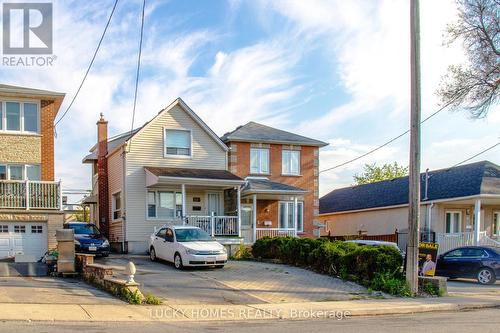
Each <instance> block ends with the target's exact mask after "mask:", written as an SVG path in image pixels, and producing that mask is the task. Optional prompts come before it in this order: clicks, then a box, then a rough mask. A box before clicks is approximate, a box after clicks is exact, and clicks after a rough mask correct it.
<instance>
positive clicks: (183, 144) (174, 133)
mask: <svg viewBox="0 0 500 333" xmlns="http://www.w3.org/2000/svg"><path fill="white" fill-rule="evenodd" d="M164 142H165V147H164V149H165V151H164V154H165V156H191V151H192V149H191V131H187V130H177V129H175V130H174V129H165V139H164Z"/></svg>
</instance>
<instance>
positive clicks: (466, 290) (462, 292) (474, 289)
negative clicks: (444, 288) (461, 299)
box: [448, 279, 500, 298]
mask: <svg viewBox="0 0 500 333" xmlns="http://www.w3.org/2000/svg"><path fill="white" fill-rule="evenodd" d="M448 293H449V294H450V295H451V296H486V297H498V298H500V281H497V282H496V283H495V284H492V285H482V284H479V283H478V282H477V281H476V280H468V279H457V280H449V281H448Z"/></svg>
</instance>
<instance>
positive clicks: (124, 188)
mask: <svg viewBox="0 0 500 333" xmlns="http://www.w3.org/2000/svg"><path fill="white" fill-rule="evenodd" d="M126 145H127V143H125V145H124V146H123V147H122V159H123V160H122V169H123V170H122V177H123V179H122V198H123V199H122V205H123V213H122V252H125V231H126V230H125V223H126V222H127V175H126V174H127V159H126V158H125V157H126V154H127V150H126V149H125V148H124V147H126ZM127 252H128V251H127Z"/></svg>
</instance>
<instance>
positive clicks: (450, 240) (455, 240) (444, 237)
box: [437, 232, 474, 254]
mask: <svg viewBox="0 0 500 333" xmlns="http://www.w3.org/2000/svg"><path fill="white" fill-rule="evenodd" d="M437 243H438V244H439V253H440V254H441V253H444V252H447V251H449V250H452V249H454V248H457V247H461V246H468V245H474V233H472V232H457V233H452V234H445V233H438V234H437Z"/></svg>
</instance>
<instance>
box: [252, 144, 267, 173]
mask: <svg viewBox="0 0 500 333" xmlns="http://www.w3.org/2000/svg"><path fill="white" fill-rule="evenodd" d="M250 173H252V174H269V149H266V148H250Z"/></svg>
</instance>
